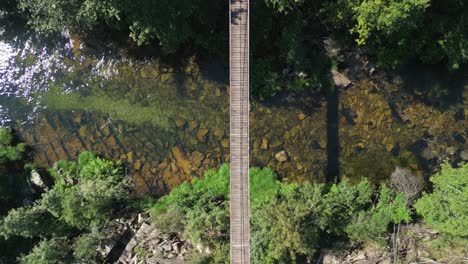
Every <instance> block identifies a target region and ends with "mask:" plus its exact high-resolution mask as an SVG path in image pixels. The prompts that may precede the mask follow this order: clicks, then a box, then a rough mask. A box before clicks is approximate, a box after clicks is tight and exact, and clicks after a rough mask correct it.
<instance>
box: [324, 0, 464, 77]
mask: <svg viewBox="0 0 468 264" xmlns="http://www.w3.org/2000/svg"><path fill="white" fill-rule="evenodd" d="M467 8H468V5H467V4H466V3H465V2H463V1H457V0H449V1H443V0H431V1H430V0H384V1H382V0H353V1H347V0H339V1H325V4H324V7H323V9H322V13H323V14H324V15H325V17H326V19H327V21H329V22H330V23H331V24H332V25H334V26H335V27H337V28H345V29H347V30H349V31H350V32H351V33H352V34H354V36H356V42H357V44H359V45H365V46H367V47H368V48H369V53H370V54H372V55H373V56H374V57H375V59H376V62H377V63H378V64H379V65H381V66H384V67H396V66H398V65H400V64H402V63H405V62H407V61H409V60H413V59H419V60H421V61H422V62H426V63H438V62H445V63H447V65H448V67H449V68H450V69H452V70H456V69H458V68H460V66H461V65H462V64H464V63H466V62H467V61H468V53H467V51H468V40H467V34H468V31H467V30H466V28H467V27H468V20H467V15H466V14H467V10H468V9H467ZM415 36H417V38H415Z"/></svg>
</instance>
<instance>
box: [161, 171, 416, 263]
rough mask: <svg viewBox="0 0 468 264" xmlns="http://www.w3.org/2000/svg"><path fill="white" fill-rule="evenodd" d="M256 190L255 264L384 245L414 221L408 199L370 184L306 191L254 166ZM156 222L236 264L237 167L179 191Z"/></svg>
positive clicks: (306, 187) (316, 186) (170, 197)
mask: <svg viewBox="0 0 468 264" xmlns="http://www.w3.org/2000/svg"><path fill="white" fill-rule="evenodd" d="M250 186H251V187H250V191H251V212H252V215H251V244H252V250H251V255H252V261H253V262H254V263H293V262H294V261H296V260H297V259H298V258H305V259H309V260H311V258H312V257H313V255H314V254H315V253H316V252H317V251H318V250H320V249H321V248H326V247H330V246H332V245H333V243H335V242H336V241H337V240H342V241H350V242H351V244H353V243H361V242H367V241H371V240H377V239H378V238H379V237H382V236H384V235H385V234H386V233H387V231H388V228H389V226H390V225H391V224H398V223H400V222H407V221H409V217H410V216H409V211H408V209H407V207H406V202H405V199H404V195H403V194H396V193H395V192H393V191H391V190H390V189H389V188H387V187H382V188H381V189H380V191H379V192H377V193H376V192H375V191H374V189H373V188H372V187H371V185H370V184H369V183H368V182H367V181H365V180H364V181H362V182H361V183H359V184H357V185H351V184H349V183H347V182H346V181H344V182H342V183H340V184H338V185H332V186H329V185H325V184H304V185H298V184H295V183H281V182H279V181H278V180H277V177H276V175H275V174H274V173H273V171H272V170H270V169H258V168H252V169H250ZM374 196H376V197H374ZM152 217H153V219H154V221H155V222H156V223H157V224H158V226H159V227H160V228H163V229H164V230H165V231H169V232H170V231H178V232H184V235H185V236H186V238H188V239H190V240H191V241H193V242H194V243H200V244H203V245H204V246H209V247H211V248H212V249H214V252H215V254H213V255H212V256H210V257H211V258H212V259H211V260H209V261H211V262H213V261H215V260H214V259H216V263H220V262H228V259H227V257H228V254H226V250H227V249H228V243H229V167H228V166H227V165H223V166H221V168H220V169H219V171H215V170H211V171H209V172H208V173H207V174H206V175H205V177H204V179H194V180H193V181H192V182H191V183H184V184H182V185H180V186H179V187H177V188H175V189H174V190H173V191H172V192H171V193H170V194H169V195H167V196H165V197H162V198H161V199H160V200H159V201H158V202H156V204H155V206H154V207H153V210H152ZM365 218H367V219H371V221H370V222H369V223H367V222H364V221H363V219H365ZM360 234H362V235H363V237H361V236H360ZM205 261H207V260H205ZM202 263H203V262H202Z"/></svg>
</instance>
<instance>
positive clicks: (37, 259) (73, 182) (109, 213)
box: [0, 152, 130, 263]
mask: <svg viewBox="0 0 468 264" xmlns="http://www.w3.org/2000/svg"><path fill="white" fill-rule="evenodd" d="M50 172H51V175H52V176H53V177H54V180H55V185H54V186H53V187H52V188H51V189H50V190H49V191H46V192H45V193H44V194H43V195H42V198H41V199H38V200H36V201H35V202H34V204H32V205H29V206H24V207H20V208H17V209H13V210H10V211H9V212H8V214H7V215H6V216H5V217H4V218H3V219H1V220H0V235H2V236H3V237H5V238H6V239H9V238H11V237H15V236H20V237H26V238H41V239H42V242H40V243H39V244H37V245H36V246H35V247H34V249H33V250H32V251H31V252H30V254H29V255H27V256H23V257H22V258H21V262H22V263H64V262H65V263H69V262H73V261H74V260H73V259H75V260H76V261H78V262H80V263H93V262H94V261H95V260H96V245H97V243H98V241H99V239H101V238H103V237H104V234H101V233H100V232H99V230H101V229H102V228H103V227H104V225H105V224H106V223H107V222H108V221H110V220H111V219H112V217H113V216H114V215H115V213H116V211H118V210H119V208H120V207H121V206H123V205H124V204H125V203H126V201H127V199H128V196H129V190H130V189H129V187H130V182H129V180H128V179H127V178H126V177H124V175H123V172H122V166H121V163H120V162H112V161H108V160H105V159H101V158H99V157H97V156H95V155H94V154H92V153H90V152H83V153H82V154H81V155H80V156H79V158H78V161H77V162H73V161H60V162H58V165H57V166H56V167H55V168H54V169H51V170H50ZM75 238H76V241H73V239H75ZM67 252H68V253H67ZM72 253H73V254H72Z"/></svg>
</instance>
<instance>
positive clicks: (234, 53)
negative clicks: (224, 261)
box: [229, 0, 250, 264]
mask: <svg viewBox="0 0 468 264" xmlns="http://www.w3.org/2000/svg"><path fill="white" fill-rule="evenodd" d="M229 9H230V13H229V20H230V32H229V34H230V36H229V42H230V85H231V94H230V141H231V145H230V154H231V157H230V159H231V186H230V189H231V190H230V191H231V194H230V198H231V204H230V210H231V221H230V226H231V231H230V238H231V245H230V247H231V253H230V257H231V263H242V264H246V263H250V223H249V221H250V217H249V213H250V212H249V1H248V0H230V6H229Z"/></svg>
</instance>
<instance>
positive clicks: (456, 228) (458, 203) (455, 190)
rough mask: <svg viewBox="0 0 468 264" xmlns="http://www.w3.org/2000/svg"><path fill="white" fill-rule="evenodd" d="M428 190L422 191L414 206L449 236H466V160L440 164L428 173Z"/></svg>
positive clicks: (467, 210) (467, 191)
mask: <svg viewBox="0 0 468 264" xmlns="http://www.w3.org/2000/svg"><path fill="white" fill-rule="evenodd" d="M430 181H431V182H432V183H433V184H434V191H433V192H432V193H424V194H423V196H422V197H421V198H420V199H419V200H418V201H417V202H416V204H415V205H414V207H415V208H416V210H417V212H418V213H419V214H421V215H422V217H423V219H424V222H426V223H427V224H428V225H429V226H431V227H433V228H435V229H437V230H439V231H440V232H443V233H446V234H448V235H450V236H454V237H460V238H466V237H468V207H467V206H466V205H467V204H468V163H465V164H462V165H461V166H460V167H459V168H454V167H452V166H451V165H450V164H448V163H444V164H443V165H442V170H441V171H440V173H438V174H436V175H434V176H432V177H431V179H430Z"/></svg>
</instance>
